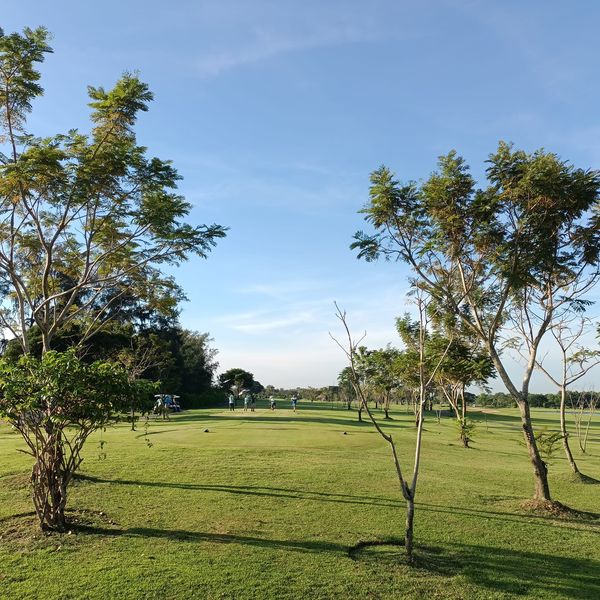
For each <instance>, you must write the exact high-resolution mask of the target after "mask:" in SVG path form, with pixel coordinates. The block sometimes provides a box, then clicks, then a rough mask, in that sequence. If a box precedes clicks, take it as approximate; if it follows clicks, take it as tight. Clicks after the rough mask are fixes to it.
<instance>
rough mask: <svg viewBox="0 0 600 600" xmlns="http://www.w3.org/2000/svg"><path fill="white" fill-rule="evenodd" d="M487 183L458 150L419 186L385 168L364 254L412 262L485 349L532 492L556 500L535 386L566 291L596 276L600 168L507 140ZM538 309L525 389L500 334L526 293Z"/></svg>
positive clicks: (373, 193)
mask: <svg viewBox="0 0 600 600" xmlns="http://www.w3.org/2000/svg"><path fill="white" fill-rule="evenodd" d="M486 174H487V179H488V182H489V185H488V186H487V187H485V188H483V189H476V186H475V181H474V179H473V178H472V177H471V175H470V173H469V170H468V167H467V166H466V165H465V162H464V160H463V159H462V158H460V157H459V156H458V155H457V154H456V153H455V152H454V151H453V152H450V153H449V154H448V155H446V156H442V157H440V159H439V169H438V171H437V172H434V173H433V174H432V175H431V176H430V177H429V179H428V180H427V181H425V182H424V183H423V184H420V185H419V184H417V183H414V182H409V183H407V184H401V183H399V182H398V181H397V180H396V179H395V177H394V175H393V173H392V172H391V171H390V170H389V169H388V168H386V167H381V168H379V169H377V170H376V171H374V172H373V173H372V175H371V188H370V201H369V202H368V204H367V206H366V207H365V208H364V210H363V213H364V214H365V218H366V220H367V221H368V222H369V223H370V224H371V225H372V226H373V227H374V230H375V231H374V233H371V234H369V233H364V232H358V233H357V234H356V235H355V241H354V243H353V244H352V248H354V249H357V250H358V256H359V258H365V259H367V260H375V259H377V258H378V257H380V256H384V257H385V258H388V259H393V260H400V261H403V262H405V263H407V264H408V265H410V267H411V268H412V270H413V272H414V275H415V277H416V279H417V280H418V282H419V285H420V286H422V288H423V289H425V290H427V291H428V292H429V293H430V294H431V296H432V297H433V299H434V301H435V305H436V308H438V310H443V311H445V312H446V313H447V314H448V315H449V316H452V317H456V318H459V319H460V320H461V321H462V323H463V324H464V326H465V327H467V328H468V329H469V330H470V331H471V333H472V334H473V335H474V336H476V337H477V338H478V339H479V340H480V341H481V343H482V345H483V347H484V349H485V350H486V352H487V353H488V354H489V356H490V359H491V360H492V362H493V364H494V367H495V369H496V371H497V373H498V375H499V377H500V379H501V380H502V382H503V383H504V385H505V386H506V388H507V390H508V391H509V393H510V394H511V396H512V398H513V399H514V401H515V403H516V404H517V406H518V408H519V412H520V416H521V426H522V430H523V436H524V439H525V444H526V447H527V451H528V454H529V458H530V461H531V466H532V470H533V475H534V497H535V498H536V499H538V500H544V501H550V500H551V494H550V486H549V483H548V475H547V471H546V467H545V465H544V461H543V460H542V457H541V456H540V452H539V449H538V447H537V444H536V440H535V435H534V429H533V424H532V420H531V412H530V404H529V386H530V381H531V376H532V374H533V371H534V369H535V365H536V359H537V355H538V350H539V346H540V342H541V340H542V338H543V337H544V336H545V335H546V333H547V332H548V330H549V328H550V327H551V324H552V320H553V316H554V313H555V311H556V310H558V309H560V307H561V306H564V305H565V304H567V303H569V302H570V298H569V290H571V289H572V288H573V286H575V285H577V282H578V281H579V280H580V279H581V278H582V277H585V276H586V275H587V274H588V273H589V272H590V271H597V267H598V260H599V252H600V243H599V242H600V213H599V212H598V208H599V190H600V174H599V173H598V172H597V171H590V170H584V169H577V168H574V167H573V166H572V165H570V164H569V163H567V162H565V161H562V160H561V159H560V158H559V157H558V156H556V155H555V154H552V153H548V152H544V151H542V150H539V151H537V152H534V153H533V154H529V153H526V152H524V151H520V150H514V149H513V148H512V146H510V145H508V144H505V143H500V145H499V147H498V150H497V151H496V152H495V153H494V154H492V155H491V156H490V157H489V160H488V168H487V171H486ZM524 294H525V295H527V296H532V295H533V296H535V297H536V298H537V299H538V300H539V303H540V306H541V307H542V312H541V314H540V318H539V320H538V321H537V322H536V323H535V330H534V331H533V335H532V344H531V348H530V351H529V355H528V357H527V363H526V366H525V368H524V371H523V374H522V379H521V384H520V385H519V384H518V383H516V382H515V381H514V380H513V377H512V376H511V375H510V374H509V371H508V369H507V367H506V362H505V358H504V356H503V355H502V339H501V338H502V335H503V334H505V332H506V329H507V328H508V327H509V326H510V319H509V316H510V314H511V312H513V311H514V310H517V309H518V306H519V303H520V302H521V299H522V297H523V295H524Z"/></svg>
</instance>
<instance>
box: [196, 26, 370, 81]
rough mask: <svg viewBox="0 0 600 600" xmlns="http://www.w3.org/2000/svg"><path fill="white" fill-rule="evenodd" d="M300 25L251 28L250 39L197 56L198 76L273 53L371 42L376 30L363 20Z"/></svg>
mask: <svg viewBox="0 0 600 600" xmlns="http://www.w3.org/2000/svg"><path fill="white" fill-rule="evenodd" d="M302 29H303V27H302V25H300V27H298V28H292V29H288V30H287V31H286V30H285V28H284V29H279V30H278V29H277V28H269V29H267V28H261V29H258V30H255V31H254V32H253V35H252V39H250V40H248V41H246V42H245V43H243V44H242V45H239V46H237V47H235V46H233V44H232V46H231V47H228V48H224V49H216V50H213V51H211V52H208V53H207V54H205V55H204V56H202V57H200V58H199V59H198V61H197V64H196V67H197V70H198V73H199V74H200V76H202V77H214V76H217V75H220V74H221V73H224V72H225V71H229V70H231V69H235V68H238V67H242V66H246V65H249V64H253V63H257V62H261V61H264V60H268V59H270V58H273V57H275V56H278V55H281V54H286V53H291V52H298V51H302V50H311V49H315V48H322V47H327V46H338V45H343V44H351V43H358V42H371V41H374V40H376V39H377V37H378V36H377V33H376V32H375V31H374V30H373V29H372V28H370V27H368V26H365V24H364V23H362V24H361V23H354V24H351V23H346V24H344V23H337V24H336V23H324V24H320V25H317V26H316V27H315V25H314V24H310V26H309V27H307V26H306V25H304V30H302Z"/></svg>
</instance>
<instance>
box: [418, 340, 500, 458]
mask: <svg viewBox="0 0 600 600" xmlns="http://www.w3.org/2000/svg"><path fill="white" fill-rule="evenodd" d="M454 335H455V336H456V337H452V338H451V339H450V338H448V337H446V336H445V335H443V334H440V333H436V334H435V335H433V336H432V337H431V340H430V342H429V344H428V346H429V351H430V353H431V355H432V356H440V355H441V354H442V353H443V352H446V357H445V359H444V360H443V361H442V363H441V365H440V368H439V370H438V372H437V375H436V378H435V379H436V383H437V384H438V387H439V388H440V389H441V390H442V393H443V394H444V396H445V398H446V400H447V401H448V404H450V406H451V408H452V410H453V411H454V414H455V416H456V424H457V427H458V431H459V436H460V440H461V442H462V444H463V446H464V447H465V448H468V447H469V442H470V441H472V440H471V439H470V437H469V433H470V432H472V431H473V427H474V425H473V423H472V422H470V421H469V420H468V417H467V402H466V388H467V387H468V386H470V385H485V384H486V383H487V381H488V380H489V379H491V378H492V377H493V376H494V366H493V364H492V361H491V360H490V358H489V355H488V354H487V353H486V352H485V351H482V350H481V348H479V347H478V344H477V343H476V340H472V339H469V338H464V337H461V336H460V333H459V332H454ZM446 349H447V350H446Z"/></svg>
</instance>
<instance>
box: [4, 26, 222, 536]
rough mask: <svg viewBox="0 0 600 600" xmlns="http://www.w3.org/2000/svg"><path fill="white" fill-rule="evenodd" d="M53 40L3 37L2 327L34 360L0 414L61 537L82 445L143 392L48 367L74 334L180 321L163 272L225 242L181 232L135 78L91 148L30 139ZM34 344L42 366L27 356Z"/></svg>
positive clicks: (123, 378) (181, 215) (34, 33)
mask: <svg viewBox="0 0 600 600" xmlns="http://www.w3.org/2000/svg"><path fill="white" fill-rule="evenodd" d="M48 37H49V36H48V32H47V31H46V30H45V29H44V28H38V29H36V30H31V29H25V30H24V31H23V33H22V34H19V33H13V34H10V35H4V33H3V32H1V31H0V145H1V146H0V148H2V151H1V152H0V294H1V301H0V326H2V328H3V329H5V330H8V331H10V332H11V333H12V336H13V337H14V338H15V339H16V340H18V343H19V344H20V345H21V350H22V352H23V354H25V355H26V357H25V358H23V359H20V360H19V361H18V362H17V363H15V362H14V361H12V362H9V361H8V359H7V361H6V362H3V365H4V366H3V369H4V371H3V372H4V374H5V375H6V379H5V381H4V383H3V385H4V393H5V397H4V398H3V403H4V404H3V406H4V409H3V410H4V414H5V416H6V418H8V419H9V420H10V421H11V422H13V423H16V424H17V425H16V426H17V429H18V430H19V431H20V432H21V435H23V437H24V439H25V441H26V443H27V444H28V446H29V448H30V450H31V453H32V455H33V457H34V460H35V465H34V472H33V478H32V481H33V490H34V501H35V503H36V510H37V511H38V515H39V516H40V521H41V522H42V524H46V525H48V526H52V527H58V528H62V527H63V526H64V498H66V487H67V486H68V484H69V482H70V479H71V477H72V473H73V472H74V470H75V469H76V468H77V467H78V466H79V463H80V458H79V452H80V450H81V447H82V446H83V443H84V442H85V440H86V439H87V437H88V435H89V433H91V431H93V430H94V429H96V428H98V427H99V426H100V427H101V426H102V424H103V423H105V422H107V420H110V419H111V418H112V415H113V414H114V412H115V411H116V410H118V408H117V407H122V404H123V402H122V399H123V398H125V397H126V398H127V399H128V401H129V400H130V399H131V398H133V397H135V396H136V394H134V391H135V390H136V389H137V385H136V384H135V382H133V381H131V380H130V379H128V378H127V374H126V372H125V371H124V370H119V368H118V367H116V366H112V367H111V366H97V367H93V365H88V366H86V365H85V363H84V362H83V361H78V360H77V359H76V357H75V355H74V354H73V353H72V352H69V353H67V354H65V356H64V359H63V358H60V356H59V355H57V354H55V353H52V354H50V355H49V356H48V357H47V356H46V355H48V353H50V352H51V350H52V349H53V348H54V346H55V343H56V342H59V341H60V342H61V343H63V342H64V341H65V339H66V338H65V336H66V335H68V334H69V332H71V331H72V332H75V334H76V337H77V343H78V344H79V345H80V346H82V347H83V346H85V344H86V343H88V342H89V341H90V340H91V339H92V338H94V336H97V335H98V334H100V332H103V331H106V328H107V324H108V323H111V322H113V321H115V320H117V319H118V318H119V316H122V315H123V314H128V313H131V312H132V311H135V312H137V313H138V314H141V316H140V319H142V318H143V313H144V311H146V313H151V314H156V313H159V314H161V315H167V316H169V317H172V316H173V315H174V313H175V312H176V311H175V309H176V305H177V301H178V300H179V299H180V298H181V296H182V292H181V290H180V288H179V286H178V285H177V284H176V283H175V281H174V280H173V278H171V277H167V276H165V275H163V274H162V272H161V268H162V267H164V266H165V265H176V264H178V263H180V262H181V261H184V260H186V259H187V258H188V257H189V256H192V255H197V256H200V257H204V258H205V257H207V255H208V253H209V251H210V250H211V249H212V247H213V246H214V245H215V244H216V241H217V240H218V239H219V238H221V237H223V236H224V235H225V229H224V228H223V227H221V226H219V225H208V226H207V225H201V226H192V225H190V224H188V223H186V222H185V219H186V217H187V216H188V214H189V211H190V205H189V204H188V203H187V202H186V201H185V199H184V198H183V197H182V196H180V195H179V194H177V193H176V184H177V181H178V179H179V176H178V174H177V171H176V170H175V169H174V168H173V167H172V165H171V164H170V163H169V162H168V161H164V160H160V159H158V158H150V157H148V156H147V152H146V148H145V147H143V146H141V145H139V144H138V143H137V140H136V136H135V132H134V125H135V122H136V119H137V116H138V114H139V113H140V112H143V111H146V110H147V109H148V104H149V102H150V101H151V100H152V93H151V92H150V91H149V89H148V86H147V85H146V84H145V83H143V82H142V81H140V79H139V78H138V77H136V76H133V75H131V74H125V75H124V76H123V77H122V78H121V79H120V80H119V81H118V82H117V83H116V85H115V86H114V88H113V89H111V90H108V91H106V90H105V89H104V88H102V87H89V88H88V94H89V97H90V104H89V105H90V107H91V109H92V110H91V121H92V128H91V131H90V133H89V134H85V133H81V132H79V131H78V130H76V129H72V130H69V131H68V132H67V133H62V134H57V135H54V136H51V137H46V138H39V137H35V136H34V135H33V134H31V133H30V132H29V131H27V129H26V125H27V115H28V113H29V112H30V111H31V108H32V102H33V100H34V99H35V98H37V97H39V96H41V95H42V93H43V89H42V87H41V86H40V84H39V80H40V73H39V71H38V70H37V65H38V64H39V63H41V62H43V60H44V58H45V55H46V54H48V53H49V52H51V48H50V46H49V45H48ZM33 331H35V335H37V336H39V339H40V345H41V355H42V356H41V359H40V360H39V362H36V358H34V357H33V356H31V355H29V354H30V351H31V346H30V339H31V335H30V334H31V333H32V332H33ZM27 355H29V356H27ZM11 369H12V371H11ZM111 369H112V370H111ZM99 373H104V374H105V375H106V379H105V381H103V380H102V378H101V377H100V375H98V374H99ZM8 374H12V375H11V376H13V375H14V377H15V378H16V380H18V381H20V385H22V386H23V390H27V391H28V393H30V394H31V398H29V399H28V398H27V397H25V396H24V395H23V393H22V392H21V391H20V390H19V388H18V387H17V386H16V385H14V382H13V381H11V380H10V378H9V376H8ZM78 378H80V379H81V381H79V380H78ZM117 382H118V383H119V385H121V384H122V385H123V392H119V390H118V386H117V385H113V384H115V383H117ZM95 385H97V390H95V389H94V386H95ZM128 390H131V393H129V391H128ZM119 409H120V408H119ZM63 424H64V426H63ZM71 427H72V428H71ZM73 436H74V437H73ZM32 441H33V442H34V443H32ZM48 507H50V508H48Z"/></svg>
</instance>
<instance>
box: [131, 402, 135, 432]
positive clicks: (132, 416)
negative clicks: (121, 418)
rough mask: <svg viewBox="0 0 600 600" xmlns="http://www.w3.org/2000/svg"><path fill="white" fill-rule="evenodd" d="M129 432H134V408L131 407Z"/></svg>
mask: <svg viewBox="0 0 600 600" xmlns="http://www.w3.org/2000/svg"><path fill="white" fill-rule="evenodd" d="M131 431H135V407H134V406H133V405H132V406H131Z"/></svg>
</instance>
